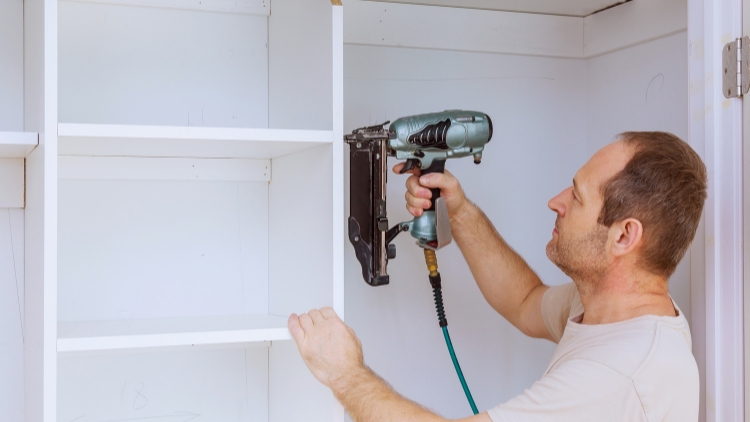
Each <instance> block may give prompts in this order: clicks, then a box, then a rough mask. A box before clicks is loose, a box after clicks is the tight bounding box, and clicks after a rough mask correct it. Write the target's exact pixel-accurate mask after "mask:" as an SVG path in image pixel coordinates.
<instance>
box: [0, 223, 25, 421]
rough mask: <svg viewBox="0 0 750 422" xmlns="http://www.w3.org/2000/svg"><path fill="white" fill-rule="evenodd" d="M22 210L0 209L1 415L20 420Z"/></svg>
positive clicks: (21, 388) (10, 419) (21, 407)
mask: <svg viewBox="0 0 750 422" xmlns="http://www.w3.org/2000/svg"><path fill="white" fill-rule="evenodd" d="M23 249H24V238H23V210H18V209H13V210H11V209H7V208H6V209H0V337H1V338H2V339H3V340H2V342H0V416H2V419H3V420H6V421H13V422H15V421H18V422H21V421H23V412H24V409H23V395H24V389H23V385H24V374H23V372H24V371H23V349H24V346H23V285H24V271H23V270H24V268H23V267H24V259H23V258H24V256H23Z"/></svg>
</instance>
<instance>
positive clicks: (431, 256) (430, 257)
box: [424, 249, 438, 277]
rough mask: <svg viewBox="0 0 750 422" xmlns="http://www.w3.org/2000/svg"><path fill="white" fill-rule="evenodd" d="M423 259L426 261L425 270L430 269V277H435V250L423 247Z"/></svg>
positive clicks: (436, 273)
mask: <svg viewBox="0 0 750 422" xmlns="http://www.w3.org/2000/svg"><path fill="white" fill-rule="evenodd" d="M424 260H425V262H426V263H427V270H428V271H430V277H436V276H437V275H438V263H437V256H436V255H435V251H434V250H432V249H425V250H424Z"/></svg>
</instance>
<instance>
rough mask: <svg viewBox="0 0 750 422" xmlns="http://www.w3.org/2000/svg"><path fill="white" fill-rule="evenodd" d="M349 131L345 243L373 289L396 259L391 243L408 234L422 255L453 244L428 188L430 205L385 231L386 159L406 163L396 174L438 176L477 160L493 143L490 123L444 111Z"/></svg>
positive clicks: (472, 114)
mask: <svg viewBox="0 0 750 422" xmlns="http://www.w3.org/2000/svg"><path fill="white" fill-rule="evenodd" d="M388 123H390V122H385V123H383V124H381V125H375V126H368V127H363V128H359V129H356V130H354V131H353V132H352V133H351V134H350V135H345V136H344V141H345V142H346V143H347V144H349V146H350V150H349V154H350V197H351V210H350V217H349V222H348V224H349V241H350V242H351V243H352V245H353V246H354V250H355V252H356V255H357V259H358V260H359V263H360V264H361V265H362V277H363V278H364V279H365V281H366V282H367V283H368V284H370V285H372V286H380V285H384V284H388V283H389V276H388V273H387V265H388V260H389V259H393V258H395V257H396V245H394V244H392V243H391V242H392V241H393V239H394V238H395V237H396V236H397V235H398V234H399V233H401V232H404V231H408V232H410V233H411V235H412V236H413V237H414V238H415V239H416V240H417V245H418V246H419V247H421V248H423V249H425V250H433V251H434V250H438V249H440V248H442V247H443V246H445V245H447V244H449V243H450V242H451V240H452V237H451V230H450V220H449V219H448V211H447V208H446V206H445V200H444V199H442V198H440V190H439V189H432V199H431V200H432V206H431V207H430V208H429V209H428V210H425V212H424V213H423V214H422V215H421V216H420V217H416V218H414V219H413V220H412V221H407V222H403V223H399V224H397V225H395V226H393V227H392V228H389V227H388V216H387V213H386V195H385V189H386V181H387V173H388V169H387V163H386V158H387V157H388V156H392V157H396V158H397V159H402V160H404V159H405V160H406V164H405V165H404V168H403V169H402V170H401V173H405V172H407V171H409V170H411V169H413V168H419V169H420V170H421V172H422V174H427V173H435V172H438V173H443V172H444V170H445V160H447V159H449V158H461V157H467V156H472V157H474V162H475V163H477V164H479V163H480V162H481V161H482V151H483V150H484V146H485V144H487V143H488V142H489V141H490V139H491V138H492V120H490V117H489V116H487V115H486V114H485V113H481V112H477V111H464V110H447V111H444V112H441V113H429V114H420V115H415V116H409V117H402V118H400V119H397V120H395V121H394V122H393V123H391V124H390V126H389V127H388V128H387V129H386V126H387V125H388Z"/></svg>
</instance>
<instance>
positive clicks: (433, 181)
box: [419, 173, 443, 188]
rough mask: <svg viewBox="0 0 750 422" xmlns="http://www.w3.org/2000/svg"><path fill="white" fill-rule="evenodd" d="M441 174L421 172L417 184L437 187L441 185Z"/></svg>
mask: <svg viewBox="0 0 750 422" xmlns="http://www.w3.org/2000/svg"><path fill="white" fill-rule="evenodd" d="M442 176H443V175H442V174H440V173H429V174H423V175H422V176H420V177H419V184H420V185H422V186H424V187H426V188H439V187H441V186H440V185H441V182H442Z"/></svg>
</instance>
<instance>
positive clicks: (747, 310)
mask: <svg viewBox="0 0 750 422" xmlns="http://www.w3.org/2000/svg"><path fill="white" fill-rule="evenodd" d="M742 33H743V34H750V1H749V0H743V1H742ZM742 165H743V168H742V176H743V177H742V203H743V205H742V208H743V210H742V223H743V225H744V227H748V224H750V100H749V99H748V98H747V96H745V97H743V99H742ZM742 241H743V248H742V249H743V250H742V252H743V262H744V265H745V267H743V284H742V289H743V294H744V297H743V308H744V319H743V321H742V322H743V329H744V361H745V362H750V306H748V305H749V304H750V269H748V268H747V265H750V248H748V247H745V246H746V245H750V230H747V229H746V230H744V231H743V238H742ZM744 372H745V374H744V388H745V401H744V408H745V409H746V410H745V411H746V412H747V409H750V367H748V364H745V371H744ZM745 419H747V417H746V418H745Z"/></svg>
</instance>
